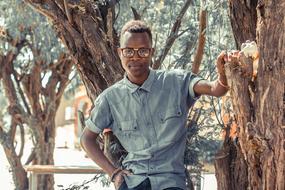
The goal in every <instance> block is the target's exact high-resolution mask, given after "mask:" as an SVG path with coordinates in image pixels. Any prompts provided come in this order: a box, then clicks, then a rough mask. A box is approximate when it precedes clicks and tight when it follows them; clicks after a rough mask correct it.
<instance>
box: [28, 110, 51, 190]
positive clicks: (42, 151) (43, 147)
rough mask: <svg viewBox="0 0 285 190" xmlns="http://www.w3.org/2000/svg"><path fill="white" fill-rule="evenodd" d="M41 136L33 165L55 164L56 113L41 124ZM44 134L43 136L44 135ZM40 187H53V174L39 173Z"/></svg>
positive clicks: (42, 189)
mask: <svg viewBox="0 0 285 190" xmlns="http://www.w3.org/2000/svg"><path fill="white" fill-rule="evenodd" d="M37 128H40V129H42V130H40V136H39V137H40V138H38V139H37V140H36V142H37V145H36V147H35V155H36V156H35V159H34V160H33V165H54V159H53V155H54V147H55V114H54V115H53V116H52V117H49V121H48V122H47V123H43V124H42V125H40V126H37ZM42 135H43V136H42ZM37 182H38V185H37V187H38V189H39V190H45V189H53V187H54V178H53V176H52V175H38V181H37Z"/></svg>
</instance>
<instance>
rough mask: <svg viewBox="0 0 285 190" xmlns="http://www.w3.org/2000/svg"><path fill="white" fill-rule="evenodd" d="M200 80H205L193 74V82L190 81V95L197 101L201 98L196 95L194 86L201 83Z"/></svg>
mask: <svg viewBox="0 0 285 190" xmlns="http://www.w3.org/2000/svg"><path fill="white" fill-rule="evenodd" d="M200 80H204V79H203V78H201V77H198V76H197V75H195V74H192V80H190V84H189V89H188V90H189V94H190V96H191V97H192V98H193V99H194V100H197V99H198V98H199V97H200V96H197V95H196V94H195V91H194V85H195V84H196V83H197V82H199V81H200Z"/></svg>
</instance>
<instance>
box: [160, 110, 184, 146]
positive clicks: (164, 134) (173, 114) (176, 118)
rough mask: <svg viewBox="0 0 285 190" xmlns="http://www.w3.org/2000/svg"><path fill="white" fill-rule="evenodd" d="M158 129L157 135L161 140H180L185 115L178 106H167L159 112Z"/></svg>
mask: <svg viewBox="0 0 285 190" xmlns="http://www.w3.org/2000/svg"><path fill="white" fill-rule="evenodd" d="M158 116H159V125H158V126H160V130H158V131H159V133H158V137H159V139H160V140H161V141H163V142H175V141H177V140H180V138H181V136H182V135H183V134H185V132H186V128H185V126H184V125H185V121H186V119H185V116H184V115H183V113H182V110H181V108H180V106H178V105H177V106H173V107H168V108H167V109H165V110H164V111H161V112H160V113H159V114H158Z"/></svg>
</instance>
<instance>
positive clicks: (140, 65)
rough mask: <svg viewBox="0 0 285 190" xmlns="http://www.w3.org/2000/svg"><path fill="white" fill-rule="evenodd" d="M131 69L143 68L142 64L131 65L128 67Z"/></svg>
mask: <svg viewBox="0 0 285 190" xmlns="http://www.w3.org/2000/svg"><path fill="white" fill-rule="evenodd" d="M128 67H129V68H139V67H142V64H140V63H130V64H129V65H128Z"/></svg>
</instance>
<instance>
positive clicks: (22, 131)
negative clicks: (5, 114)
mask: <svg viewBox="0 0 285 190" xmlns="http://www.w3.org/2000/svg"><path fill="white" fill-rule="evenodd" d="M18 126H19V128H20V133H21V147H20V151H19V155H18V156H19V158H22V156H23V152H24V147H25V130H24V126H23V124H21V123H20V124H19V125H18Z"/></svg>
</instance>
